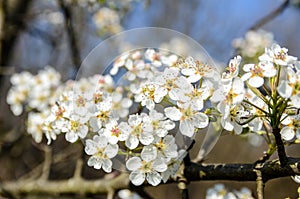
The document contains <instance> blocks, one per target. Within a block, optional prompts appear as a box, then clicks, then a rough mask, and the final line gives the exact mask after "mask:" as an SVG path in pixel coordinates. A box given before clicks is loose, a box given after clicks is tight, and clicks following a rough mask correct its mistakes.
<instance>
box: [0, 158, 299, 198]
mask: <svg viewBox="0 0 300 199" xmlns="http://www.w3.org/2000/svg"><path fill="white" fill-rule="evenodd" d="M256 170H257V168H256V165H255V164H207V165H205V164H196V163H191V164H190V165H189V166H187V167H185V170H184V176H185V177H186V179H187V180H188V181H199V180H202V181H203V180H210V181H212V180H231V181H254V182H255V181H256V180H257V173H256ZM260 172H261V180H262V182H264V183H266V182H267V181H269V180H271V179H275V178H281V177H287V176H294V175H300V158H288V163H287V164H286V165H285V166H284V167H281V166H280V163H279V161H278V160H274V161H268V162H266V163H265V164H264V165H262V167H261V168H260ZM168 183H174V181H169V182H168ZM0 187H1V190H0V193H1V192H5V191H6V192H9V193H12V194H14V195H17V194H21V193H22V194H33V193H43V194H50V195H54V194H65V193H69V194H77V193H78V191H79V190H80V193H81V194H96V193H97V194H100V193H108V192H111V190H118V189H126V188H129V187H130V183H129V179H128V174H125V173H123V174H120V175H119V176H117V177H115V178H112V179H99V180H85V179H82V178H71V179H67V180H60V181H38V180H30V181H29V180H19V181H16V182H3V183H1V184H0ZM137 188H138V187H137Z"/></svg>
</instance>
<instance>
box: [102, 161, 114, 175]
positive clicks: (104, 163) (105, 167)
mask: <svg viewBox="0 0 300 199" xmlns="http://www.w3.org/2000/svg"><path fill="white" fill-rule="evenodd" d="M111 167H112V161H111V160H110V159H102V169H103V170H104V171H105V172H106V173H110V172H111Z"/></svg>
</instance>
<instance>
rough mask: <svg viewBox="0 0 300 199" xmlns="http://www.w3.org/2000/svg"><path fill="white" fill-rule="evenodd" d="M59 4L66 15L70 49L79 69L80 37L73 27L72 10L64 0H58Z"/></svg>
mask: <svg viewBox="0 0 300 199" xmlns="http://www.w3.org/2000/svg"><path fill="white" fill-rule="evenodd" d="M58 4H59V6H60V8H61V10H62V13H63V15H64V17H65V27H66V30H67V33H68V38H69V45H70V51H71V56H72V61H73V64H74V68H75V69H76V70H78V69H79V67H80V65H81V57H80V51H79V46H78V38H77V36H76V32H75V29H74V27H73V17H72V11H71V8H70V7H68V6H67V5H66V4H65V1H64V0H58Z"/></svg>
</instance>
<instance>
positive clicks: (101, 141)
mask: <svg viewBox="0 0 300 199" xmlns="http://www.w3.org/2000/svg"><path fill="white" fill-rule="evenodd" d="M93 140H94V141H95V142H96V143H97V145H98V147H100V148H105V147H106V146H107V143H108V140H107V138H106V137H105V136H104V135H96V136H94V138H93Z"/></svg>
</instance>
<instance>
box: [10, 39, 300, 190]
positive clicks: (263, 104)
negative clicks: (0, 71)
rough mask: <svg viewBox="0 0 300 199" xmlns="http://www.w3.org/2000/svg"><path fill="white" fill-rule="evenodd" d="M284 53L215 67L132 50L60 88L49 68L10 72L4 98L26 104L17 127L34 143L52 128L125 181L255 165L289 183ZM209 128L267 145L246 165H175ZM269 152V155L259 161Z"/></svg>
mask: <svg viewBox="0 0 300 199" xmlns="http://www.w3.org/2000/svg"><path fill="white" fill-rule="evenodd" d="M287 52H288V51H287V49H286V48H281V47H280V46H279V45H277V44H273V45H272V46H271V47H270V48H266V49H265V52H264V53H263V54H262V55H260V56H259V59H258V60H256V62H254V63H246V64H244V65H243V66H241V65H242V64H241V60H242V58H241V56H236V57H235V58H233V59H232V60H230V62H229V65H228V67H227V69H226V71H225V72H223V73H221V74H220V73H219V72H218V70H217V69H216V68H214V67H213V66H210V65H207V64H205V63H202V62H200V61H198V60H194V59H193V58H192V57H188V58H186V59H184V58H181V57H178V56H177V55H175V54H172V53H170V52H168V51H163V50H157V49H145V50H136V51H133V52H130V53H125V54H123V55H121V56H120V57H119V58H118V59H116V61H115V62H114V63H113V65H112V67H111V69H110V70H109V72H108V74H104V75H95V76H93V77H89V78H82V79H79V80H78V81H68V82H67V83H66V84H63V85H61V82H60V76H59V74H58V73H56V72H55V71H54V70H53V69H51V68H47V69H46V70H45V71H41V72H39V73H38V75H36V76H32V75H31V74H29V73H26V72H24V73H21V74H16V75H14V76H13V77H12V79H11V82H12V84H13V87H12V88H11V90H10V91H9V94H8V97H7V102H8V103H9V104H10V105H11V109H12V111H13V113H14V114H16V115H19V114H21V113H22V111H23V108H24V107H25V110H27V111H28V110H30V111H29V112H28V122H27V127H28V132H29V133H30V134H32V136H33V137H34V139H35V141H36V142H41V140H42V135H45V136H46V138H47V140H48V144H51V142H52V141H54V140H56V137H57V135H60V134H64V136H65V139H66V140H67V141H68V142H70V143H75V142H80V141H81V142H82V143H83V144H84V151H85V153H86V154H87V155H89V156H90V157H89V159H88V162H87V164H88V166H90V167H93V168H95V169H97V170H100V169H102V170H104V171H105V172H107V173H110V172H112V171H113V170H119V171H122V172H128V173H129V175H128V177H129V181H130V182H131V183H132V184H133V185H135V186H140V185H144V184H149V185H152V186H157V185H159V184H160V183H162V182H164V183H166V182H169V180H170V179H171V178H172V177H174V176H176V175H177V176H178V175H179V176H180V175H181V176H182V175H183V176H182V179H186V180H188V181H189V180H200V179H207V180H215V179H220V180H221V179H227V178H228V180H257V178H258V176H257V175H258V174H257V173H256V171H257V170H259V171H260V175H261V176H260V177H261V179H262V181H263V182H266V181H267V180H268V179H272V178H276V177H281V176H286V175H291V176H295V177H294V178H295V179H296V180H298V181H299V176H298V175H299V170H298V167H297V162H298V160H297V159H291V158H288V157H287V155H286V152H285V144H296V143H299V141H300V133H299V132H300V131H299V117H298V116H299V114H298V109H299V108H300V86H299V85H300V83H299V82H300V63H299V61H297V58H296V57H293V56H290V55H288V53H287ZM241 68H242V69H241ZM24 82H25V84H24ZM33 85H35V86H33ZM45 99H47V100H45ZM209 125H220V126H221V129H225V130H227V131H230V132H232V133H233V134H236V135H242V134H247V133H257V134H258V135H260V136H262V137H264V139H265V140H266V142H267V144H268V146H269V149H268V151H267V152H266V155H265V157H264V158H263V159H262V160H259V161H258V162H257V163H255V164H246V165H242V164H241V165H224V166H220V167H218V166H217V167H213V166H204V164H200V165H196V164H193V163H188V164H185V169H184V172H182V170H181V171H180V170H179V168H180V166H181V165H182V162H183V160H184V158H185V157H188V156H187V154H188V152H189V150H190V148H191V147H192V143H193V142H194V140H195V136H196V134H197V133H198V132H199V130H201V129H205V128H207V127H208V126H209ZM207 133H211V132H207ZM217 135H219V134H217ZM215 139H217V137H215ZM205 144H207V143H203V145H205ZM276 150H277V153H278V156H279V162H276V164H274V163H273V162H267V161H268V159H269V157H270V156H271V155H272V154H273V153H274V152H275V151H276ZM201 161H203V160H201ZM218 168H219V169H218ZM269 169H270V170H269ZM178 170H179V171H178ZM226 172H227V174H226ZM178 173H179V174H178ZM195 173H197V175H195ZM199 173H200V175H198V174H199ZM218 175H220V176H219V177H217V176H218ZM243 176H244V177H243ZM175 180H178V179H176V178H175ZM178 181H179V182H181V181H180V180H178ZM56 183H59V182H56ZM96 184H97V183H96ZM33 185H34V183H33ZM33 185H32V186H33ZM98 185H99V184H98ZM28 186H29V185H28ZM49 186H50V185H49ZM51 186H54V185H51ZM90 186H91V187H92V185H90ZM93 186H94V185H93ZM95 186H96V185H95ZM99 186H100V185H99ZM101 186H102V185H101Z"/></svg>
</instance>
